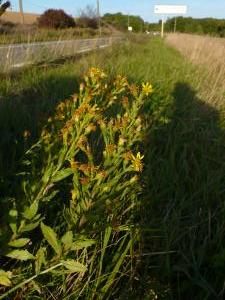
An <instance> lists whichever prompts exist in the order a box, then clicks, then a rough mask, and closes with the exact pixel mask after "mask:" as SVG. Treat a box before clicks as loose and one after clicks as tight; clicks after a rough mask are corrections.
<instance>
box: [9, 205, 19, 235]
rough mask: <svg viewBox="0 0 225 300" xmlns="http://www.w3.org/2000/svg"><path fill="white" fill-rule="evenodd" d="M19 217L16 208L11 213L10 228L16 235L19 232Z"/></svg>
mask: <svg viewBox="0 0 225 300" xmlns="http://www.w3.org/2000/svg"><path fill="white" fill-rule="evenodd" d="M17 217H18V212H17V210H16V209H15V208H13V209H11V210H10V211H9V226H10V228H11V229H12V232H13V233H14V234H16V232H17Z"/></svg>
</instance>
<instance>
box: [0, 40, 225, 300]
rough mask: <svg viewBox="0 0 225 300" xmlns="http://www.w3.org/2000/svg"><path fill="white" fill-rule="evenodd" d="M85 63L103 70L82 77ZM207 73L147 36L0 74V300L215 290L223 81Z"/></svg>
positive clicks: (220, 263) (210, 294)
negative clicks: (58, 61) (220, 86)
mask: <svg viewBox="0 0 225 300" xmlns="http://www.w3.org/2000/svg"><path fill="white" fill-rule="evenodd" d="M91 66H94V67H97V68H99V69H100V70H104V72H105V73H106V74H107V78H105V73H102V72H101V71H99V69H92V71H91V72H89V73H88V77H85V84H84V85H83V84H82V85H81V86H80V82H81V81H82V80H81V77H82V76H83V74H84V73H87V72H88V69H89V67H91ZM208 72H209V71H208V70H207V69H205V68H204V69H202V68H198V67H196V66H194V65H192V64H191V62H190V61H188V60H187V59H185V58H183V57H182V56H181V55H180V54H179V53H178V51H177V50H175V49H173V48H171V46H168V45H167V44H166V43H165V42H164V41H162V40H160V39H149V40H146V37H145V38H144V39H143V38H139V39H138V40H132V41H127V42H126V43H125V44H124V45H121V46H119V47H115V48H112V49H107V50H105V51H104V52H101V53H93V54H91V55H89V56H83V57H79V58H77V59H75V60H74V61H67V62H64V64H62V65H61V64H58V65H51V66H42V67H34V68H32V69H27V70H25V71H24V72H21V73H18V74H13V75H7V77H6V76H2V78H1V81H0V106H1V107H0V134H1V140H0V190H1V201H0V220H1V221H0V223H2V224H1V227H0V228H1V229H0V242H1V244H3V245H4V247H3V250H2V251H1V253H0V255H1V256H0V261H1V268H2V269H3V270H4V271H5V272H6V271H9V270H10V271H12V273H4V272H3V271H0V272H1V273H0V283H3V280H4V283H5V286H7V285H8V286H9V287H3V286H2V287H0V295H1V294H2V295H3V296H0V299H4V297H5V299H10V297H11V296H12V295H14V296H15V298H18V299H20V298H23V297H25V295H26V297H27V299H135V300H136V299H146V300H148V299H149V300H152V299H179V300H184V299H187V300H188V299H196V300H197V299H207V300H211V299H223V297H224V261H225V255H224V239H223V235H224V214H225V205H224V203H225V201H224V200H225V196H224V195H225V193H224V177H225V165H224V164H225V159H224V153H225V151H224V150H225V149H224V148H225V143H224V140H225V139H224V138H225V132H224V112H223V104H222V102H221V99H222V93H223V91H222V89H215V82H217V81H218V79H217V81H215V80H216V79H215V78H214V77H212V79H211V80H209V79H208V80H206V78H209V77H207V75H208ZM118 74H120V75H121V76H122V77H117V75H118ZM214 79H215V80H214ZM146 82H147V83H148V82H149V83H151V84H152V86H153V93H152V91H151V86H150V84H146V85H142V83H146ZM79 89H80V91H79ZM99 89H100V90H99ZM212 91H213V92H212ZM74 93H77V94H78V95H77V96H73V97H72V95H73V94H74ZM65 99H70V100H69V101H66V102H62V101H63V100H65ZM77 99H78V100H77ZM215 103H219V105H215ZM83 104H85V106H83ZM87 104H88V106H87ZM96 105H97V106H96ZM56 106H57V107H58V108H57V109H56ZM96 108H99V110H96ZM55 110H56V112H55ZM93 111H94V113H93ZM78 112H79V113H78ZM73 116H74V117H73ZM73 122H75V123H73ZM46 124H48V125H47V126H45V125H46ZM71 124H72V125H71ZM65 125H66V126H65ZM68 126H69V127H68ZM71 126H72V127H71ZM43 128H44V130H43ZM68 128H70V131H69V133H68V132H67V130H68ZM86 128H88V132H87V129H86ZM62 130H63V131H62ZM92 131H93V132H92ZM60 132H62V133H63V139H62V137H61V133H60ZM81 132H84V133H83V135H85V138H84V137H83V136H82V135H80V134H81ZM68 134H69V136H70V135H71V137H72V138H70V139H69V142H68ZM81 137H82V139H81ZM46 141H47V142H46ZM73 142H74V144H73ZM32 145H35V146H33V148H32V149H31V150H30V151H28V149H30V147H31V146H32ZM71 145H73V146H71ZM70 147H72V148H70ZM71 149H72V150H71ZM27 151H28V153H27V154H25V152H27ZM71 153H72V154H71ZM71 155H72V156H71ZM110 155H111V156H110ZM143 156H144V157H143ZM96 168H97V169H96ZM101 168H103V169H101ZM142 168H143V170H142ZM71 170H72V171H71ZM96 170H97V171H96ZM100 171H101V172H100ZM95 172H97V173H95ZM72 174H73V176H72V177H71V175H72ZM84 175H85V176H84ZM70 192H72V198H71V196H69V194H70ZM8 224H9V225H8ZM40 224H41V225H40ZM39 225H40V226H39ZM26 226H30V227H29V230H31V228H33V230H31V231H29V230H27V227H26ZM32 226H33V227H32ZM24 228H26V229H24ZM59 236H60V237H61V238H59ZM62 236H63V238H62ZM21 239H23V240H21ZM18 240H19V242H18ZM31 241H32V242H31ZM23 243H24V245H23ZM15 245H17V247H15ZM18 245H20V246H21V245H23V246H22V248H19V246H18ZM48 245H49V246H48ZM71 247H72V248H71ZM15 248H16V249H24V251H27V252H21V250H18V251H20V252H19V253H18V252H16V253H15V251H14V253H12V252H13V249H15ZM71 249H72V250H73V251H75V252H72V254H71V252H69V250H71ZM72 250H71V251H72ZM9 251H10V252H9ZM28 251H29V252H28ZM15 258H17V260H18V262H16V261H17V260H16V259H15ZM9 292H10V294H7V293H9ZM9 295H10V296H9ZM7 297H8V298H7Z"/></svg>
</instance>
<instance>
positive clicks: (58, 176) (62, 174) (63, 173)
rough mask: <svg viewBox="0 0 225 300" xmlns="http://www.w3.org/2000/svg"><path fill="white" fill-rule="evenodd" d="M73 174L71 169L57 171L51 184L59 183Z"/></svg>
mask: <svg viewBox="0 0 225 300" xmlns="http://www.w3.org/2000/svg"><path fill="white" fill-rule="evenodd" d="M73 173H74V172H73V170H72V169H71V168H67V169H63V170H61V171H58V172H57V173H56V175H55V176H53V178H52V181H53V182H58V181H61V180H63V179H65V178H67V177H68V176H70V175H72V174H73Z"/></svg>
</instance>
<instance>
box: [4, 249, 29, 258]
mask: <svg viewBox="0 0 225 300" xmlns="http://www.w3.org/2000/svg"><path fill="white" fill-rule="evenodd" d="M6 256H7V257H10V258H13V259H18V260H22V261H25V260H29V259H34V258H35V257H34V256H33V255H32V254H31V253H30V252H28V251H27V250H13V251H11V252H9V253H8V254H7V255H6Z"/></svg>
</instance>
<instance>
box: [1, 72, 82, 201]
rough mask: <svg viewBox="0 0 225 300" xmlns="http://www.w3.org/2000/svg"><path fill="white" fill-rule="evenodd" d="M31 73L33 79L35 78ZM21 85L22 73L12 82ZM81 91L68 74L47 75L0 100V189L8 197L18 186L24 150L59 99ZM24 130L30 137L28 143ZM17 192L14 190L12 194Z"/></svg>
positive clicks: (76, 81)
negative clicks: (16, 178)
mask: <svg viewBox="0 0 225 300" xmlns="http://www.w3.org/2000/svg"><path fill="white" fill-rule="evenodd" d="M32 74H33V73H32V72H31V76H32ZM17 78H18V82H20V74H17V75H16V77H14V79H13V80H17ZM77 88H78V78H76V77H75V75H74V76H72V75H67V74H61V73H59V74H57V73H56V72H54V74H48V73H47V74H46V75H45V76H42V77H41V78H38V80H37V83H36V84H35V85H33V86H30V87H29V88H27V89H24V90H23V91H22V92H21V93H19V94H15V93H13V91H12V93H9V94H7V96H5V97H4V98H3V97H2V99H0V136H1V138H0V190H1V196H3V197H4V195H5V192H7V193H6V195H7V196H9V195H10V194H11V193H10V190H11V189H12V187H15V176H14V175H15V172H18V166H19V165H20V159H21V157H22V156H23V154H24V150H25V149H27V148H28V147H29V146H30V145H32V144H33V143H34V142H35V141H36V139H37V137H38V135H39V133H40V129H41V128H42V127H43V125H44V124H46V122H47V119H48V118H49V116H50V115H51V114H52V113H53V112H54V109H55V106H56V104H57V103H58V102H59V101H60V100H64V99H65V98H67V97H70V96H71V95H72V94H73V93H74V92H75V91H76V90H77ZM24 131H29V132H30V133H31V136H30V137H29V139H27V140H25V139H24V137H23V133H24ZM13 193H14V191H13V190H12V194H13Z"/></svg>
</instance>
